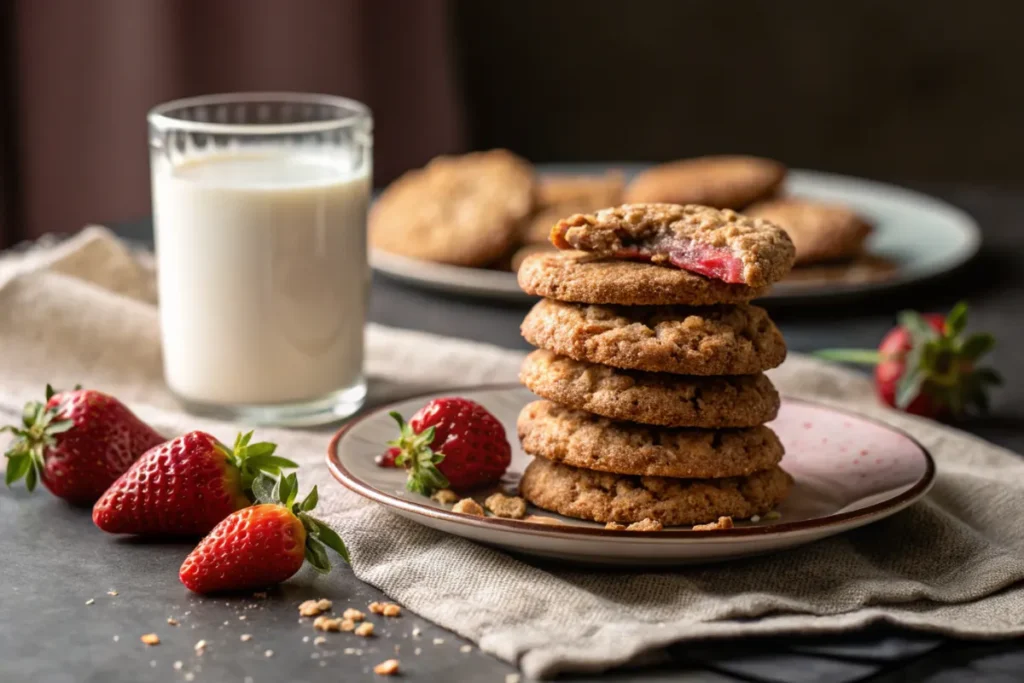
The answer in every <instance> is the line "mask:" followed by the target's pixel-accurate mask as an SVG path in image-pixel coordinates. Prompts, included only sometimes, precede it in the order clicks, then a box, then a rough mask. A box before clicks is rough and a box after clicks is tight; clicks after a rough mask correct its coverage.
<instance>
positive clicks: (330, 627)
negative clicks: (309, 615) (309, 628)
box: [313, 615, 351, 631]
mask: <svg viewBox="0 0 1024 683" xmlns="http://www.w3.org/2000/svg"><path fill="white" fill-rule="evenodd" d="M345 621H351V620H349V619H332V618H331V617H326V616H323V615H321V616H319V617H317V618H316V619H314V620H313V628H314V629H316V630H317V631H341V630H342V628H341V626H342V623H343V622H345Z"/></svg>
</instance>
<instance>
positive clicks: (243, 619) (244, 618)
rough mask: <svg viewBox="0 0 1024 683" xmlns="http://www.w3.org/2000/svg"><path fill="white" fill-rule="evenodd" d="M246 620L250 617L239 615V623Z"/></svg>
mask: <svg viewBox="0 0 1024 683" xmlns="http://www.w3.org/2000/svg"><path fill="white" fill-rule="evenodd" d="M246 619H248V617H246V616H245V615H244V614H239V615H238V620H239V621H245V620H246Z"/></svg>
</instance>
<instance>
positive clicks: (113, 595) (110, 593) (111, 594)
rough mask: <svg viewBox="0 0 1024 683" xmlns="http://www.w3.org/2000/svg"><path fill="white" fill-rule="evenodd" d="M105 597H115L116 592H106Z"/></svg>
mask: <svg viewBox="0 0 1024 683" xmlns="http://www.w3.org/2000/svg"><path fill="white" fill-rule="evenodd" d="M107 595H109V596H111V597H116V596H117V591H107Z"/></svg>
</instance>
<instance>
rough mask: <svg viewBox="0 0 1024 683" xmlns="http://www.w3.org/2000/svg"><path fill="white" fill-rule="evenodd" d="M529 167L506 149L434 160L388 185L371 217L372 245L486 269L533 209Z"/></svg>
mask: <svg viewBox="0 0 1024 683" xmlns="http://www.w3.org/2000/svg"><path fill="white" fill-rule="evenodd" d="M533 204H534V180H533V170H532V168H531V166H530V165H529V164H528V163H527V162H525V161H523V160H522V159H520V158H519V157H517V156H515V155H514V154H512V153H511V152H508V151H505V150H491V151H488V152H475V153H473V154H466V155H463V156H454V157H437V158H435V159H434V160H433V161H431V162H430V163H429V164H427V166H426V167H425V168H422V169H417V170H414V171H409V172H408V173H406V174H405V175H403V176H402V177H401V178H399V179H398V180H396V181H395V182H393V183H391V185H390V186H388V188H387V189H386V190H384V193H383V194H382V195H381V197H380V199H379V200H378V201H377V203H376V204H375V205H374V207H373V210H372V211H371V212H370V221H369V223H370V228H369V231H370V232H369V236H370V244H371V246H373V247H374V248H376V249H381V250H383V251H388V252H391V253H394V254H399V255H402V256H407V257H410V258H416V259H423V260H426V261H436V262H438V263H450V264H454V265H459V266H473V267H475V266H484V265H486V264H488V263H491V262H493V261H495V260H497V259H498V258H500V257H501V256H502V255H504V254H505V253H507V252H508V251H509V249H510V247H511V246H512V243H513V241H514V240H515V238H516V233H517V231H518V230H519V226H520V224H521V222H522V220H523V219H524V218H525V217H526V216H528V215H529V214H530V212H531V211H532V210H533Z"/></svg>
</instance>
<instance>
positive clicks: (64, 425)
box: [46, 420, 75, 434]
mask: <svg viewBox="0 0 1024 683" xmlns="http://www.w3.org/2000/svg"><path fill="white" fill-rule="evenodd" d="M74 426H75V421H74V420H57V421H56V422H49V423H48V424H47V427H46V433H47V434H63V433H64V432H66V431H68V430H69V429H71V428H72V427H74Z"/></svg>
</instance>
